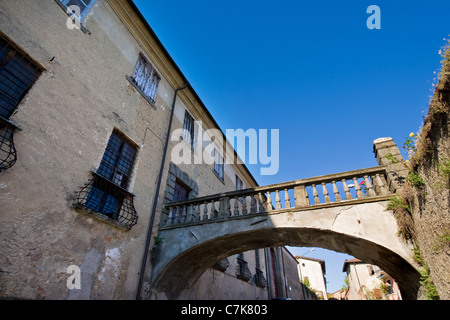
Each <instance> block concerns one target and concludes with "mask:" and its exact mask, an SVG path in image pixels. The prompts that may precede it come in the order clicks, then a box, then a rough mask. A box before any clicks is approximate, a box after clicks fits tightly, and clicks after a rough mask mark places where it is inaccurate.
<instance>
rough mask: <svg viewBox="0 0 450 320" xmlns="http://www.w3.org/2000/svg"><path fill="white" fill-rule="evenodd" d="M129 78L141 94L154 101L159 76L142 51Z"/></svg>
mask: <svg viewBox="0 0 450 320" xmlns="http://www.w3.org/2000/svg"><path fill="white" fill-rule="evenodd" d="M131 80H132V82H133V83H134V84H135V85H136V86H137V87H138V89H140V90H141V91H142V94H143V95H145V96H146V97H147V98H148V99H150V101H151V102H152V103H155V100H156V92H157V91H158V84H159V81H160V80H161V77H160V76H159V75H158V73H157V72H156V70H155V68H153V66H152V65H151V63H150V62H149V61H148V60H147V59H146V58H145V57H144V56H143V55H142V53H140V54H139V57H138V61H137V63H136V67H135V68H134V72H133V76H132V77H131Z"/></svg>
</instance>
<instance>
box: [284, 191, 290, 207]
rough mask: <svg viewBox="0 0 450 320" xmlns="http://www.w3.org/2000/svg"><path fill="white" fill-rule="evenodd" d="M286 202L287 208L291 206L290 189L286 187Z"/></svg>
mask: <svg viewBox="0 0 450 320" xmlns="http://www.w3.org/2000/svg"><path fill="white" fill-rule="evenodd" d="M284 203H285V208H286V209H289V208H290V207H291V199H290V198H289V193H288V189H284Z"/></svg>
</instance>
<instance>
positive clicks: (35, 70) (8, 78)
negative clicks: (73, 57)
mask: <svg viewBox="0 0 450 320" xmlns="http://www.w3.org/2000/svg"><path fill="white" fill-rule="evenodd" d="M41 72H42V69H41V68H40V67H39V66H38V65H37V64H35V63H34V62H32V61H31V60H30V59H29V58H28V57H27V56H25V54H23V53H21V52H20V51H19V50H18V49H17V48H16V47H15V46H14V45H13V44H12V43H11V42H9V41H8V40H7V39H6V37H4V36H2V35H1V34H0V116H1V117H3V118H5V119H9V117H10V116H11V115H12V114H13V112H14V110H16V108H17V106H18V105H19V103H20V102H21V101H22V99H23V97H24V96H25V95H26V94H27V92H28V90H29V89H30V88H31V86H32V85H33V83H34V82H35V81H36V79H37V78H38V77H39V75H40V74H41Z"/></svg>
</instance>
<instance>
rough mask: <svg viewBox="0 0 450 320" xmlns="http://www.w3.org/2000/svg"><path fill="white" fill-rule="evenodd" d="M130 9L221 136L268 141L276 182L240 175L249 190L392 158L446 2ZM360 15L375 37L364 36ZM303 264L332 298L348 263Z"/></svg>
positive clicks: (199, 0)
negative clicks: (384, 153)
mask: <svg viewBox="0 0 450 320" xmlns="http://www.w3.org/2000/svg"><path fill="white" fill-rule="evenodd" d="M135 3H136V5H137V6H138V8H139V9H140V10H141V12H142V14H143V15H144V17H145V18H146V19H147V21H148V22H149V24H150V26H151V27H152V28H153V30H154V31H155V33H156V34H157V36H158V37H159V39H160V40H161V42H162V43H163V45H164V46H165V48H166V49H167V51H168V52H169V54H170V55H171V56H172V58H173V59H174V61H175V62H176V63H177V65H178V66H179V68H180V69H181V70H182V72H183V73H184V75H185V76H186V78H187V79H188V81H189V82H190V83H191V85H192V86H193V88H194V89H195V90H196V92H197V93H198V95H199V96H200V98H201V99H202V101H203V102H204V104H205V105H206V107H207V108H208V110H209V111H210V112H211V114H212V115H213V117H214V118H215V119H216V121H217V123H218V124H219V126H220V127H221V128H222V130H223V131H225V130H226V129H238V128H242V129H244V130H247V129H249V128H254V129H256V130H258V129H268V130H270V129H279V130H280V149H279V150H280V164H279V171H278V173H277V174H276V175H271V176H262V175H260V174H259V173H260V172H259V166H258V165H249V168H250V170H251V172H252V174H253V175H254V177H255V178H256V180H257V181H258V183H259V184H260V185H267V184H273V183H278V182H284V181H291V180H295V179H300V178H307V177H314V176H318V175H324V174H330V173H337V172H343V171H348V170H355V169H361V168H366V167H372V166H376V165H377V162H376V160H375V158H374V155H373V152H372V143H373V140H375V139H377V138H379V137H392V138H393V139H394V140H395V142H396V143H397V145H398V146H399V147H401V146H402V144H403V142H404V141H405V139H406V137H407V136H408V135H409V133H410V132H412V131H413V132H417V131H418V130H419V129H420V126H421V124H422V119H423V116H424V115H425V114H426V111H427V108H428V102H429V99H430V95H432V92H433V90H432V83H433V81H434V78H435V74H434V72H435V71H436V72H437V71H438V70H439V68H440V60H441V57H440V56H439V54H438V51H439V49H440V48H441V47H442V46H443V45H444V44H445V41H444V40H443V39H444V38H449V37H450V36H449V34H450V19H448V12H450V1H448V0H432V1H400V0H398V1H392V0H390V1H386V0H373V1H364V0H346V1H298V0H297V1H295V0H279V1H275V2H274V1H266V0H259V1H242V0H241V1H236V0H229V1H226V2H219V1H211V0H208V1H206V0H191V1H181V0H177V1H175V0H165V1H144V0H137V1H135ZM370 5H377V6H379V7H380V9H381V29H380V30H369V29H368V28H367V27H366V20H367V19H368V18H369V16H370V15H369V14H367V13H366V9H367V8H368V7H369V6H370ZM307 250H308V249H304V248H302V249H300V252H305V251H307ZM321 253H322V256H321ZM294 254H298V253H297V252H295V253H294ZM308 256H311V257H315V258H319V259H325V260H326V264H327V269H328V268H331V265H334V264H336V265H337V266H336V267H335V268H334V269H333V271H331V269H330V275H329V277H328V280H329V284H328V285H329V292H333V291H335V290H338V289H339V288H340V287H341V286H342V284H343V277H344V274H343V273H342V272H340V274H339V275H334V274H335V273H338V271H335V270H342V264H343V260H344V258H349V256H347V255H341V254H331V253H330V252H327V251H325V250H319V249H317V250H315V251H314V252H311V253H309V254H308ZM327 259H328V260H327ZM327 271H328V270H327ZM334 276H336V277H334Z"/></svg>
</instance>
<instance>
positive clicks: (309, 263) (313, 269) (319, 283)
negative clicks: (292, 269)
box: [295, 256, 328, 300]
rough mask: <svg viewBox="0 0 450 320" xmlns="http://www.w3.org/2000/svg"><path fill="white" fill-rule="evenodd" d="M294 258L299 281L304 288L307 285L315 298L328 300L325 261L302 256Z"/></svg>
mask: <svg viewBox="0 0 450 320" xmlns="http://www.w3.org/2000/svg"><path fill="white" fill-rule="evenodd" d="M295 258H296V259H297V261H298V275H299V277H300V281H301V282H302V283H303V284H305V285H306V286H308V284H309V286H310V288H311V289H313V290H314V291H315V293H316V295H317V298H319V299H323V300H328V296H327V287H326V282H325V261H324V260H319V259H314V258H307V257H302V256H296V257H295Z"/></svg>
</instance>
